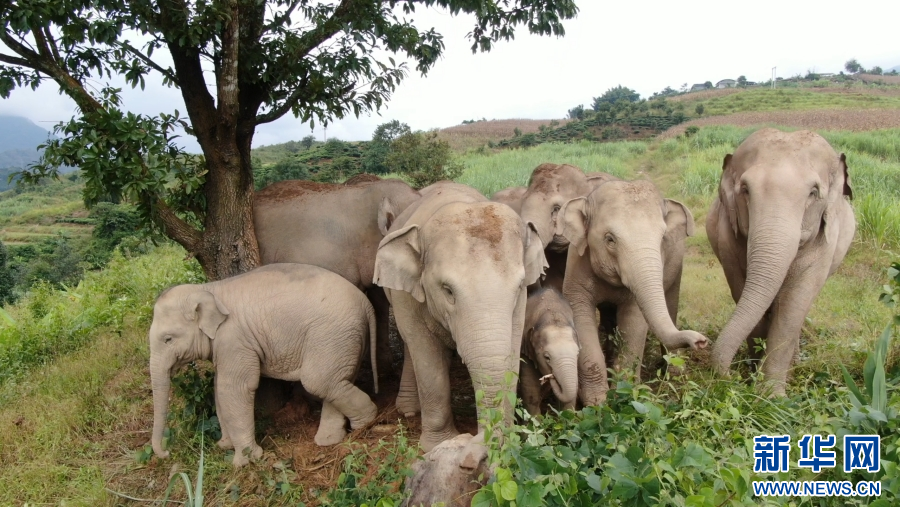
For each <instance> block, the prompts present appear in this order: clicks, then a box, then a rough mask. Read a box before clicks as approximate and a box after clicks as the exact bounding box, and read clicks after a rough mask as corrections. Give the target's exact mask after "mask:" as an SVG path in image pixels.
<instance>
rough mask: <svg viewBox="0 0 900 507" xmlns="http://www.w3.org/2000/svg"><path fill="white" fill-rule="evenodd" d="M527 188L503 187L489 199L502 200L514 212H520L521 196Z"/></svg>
mask: <svg viewBox="0 0 900 507" xmlns="http://www.w3.org/2000/svg"><path fill="white" fill-rule="evenodd" d="M526 190H528V189H527V188H525V187H509V188H504V189H503V190H498V191H497V192H495V193H494V195H492V196H491V200H492V201H494V202H502V203H503V204H505V205H507V206H509V207H510V208H512V209H513V211H515V212H516V213H520V212H521V211H522V196H524V195H525V191H526Z"/></svg>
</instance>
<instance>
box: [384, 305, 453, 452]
mask: <svg viewBox="0 0 900 507" xmlns="http://www.w3.org/2000/svg"><path fill="white" fill-rule="evenodd" d="M393 294H397V292H394V293H393ZM401 294H403V297H404V298H405V299H408V301H403V302H402V303H401V302H399V301H397V300H396V299H395V300H394V317H395V319H396V320H397V327H398V329H399V330H400V335H401V336H402V337H403V340H404V341H405V342H406V343H407V345H408V346H407V347H406V350H405V352H406V353H407V357H405V358H404V362H406V361H410V360H411V362H412V366H413V370H414V373H415V379H416V388H417V391H418V395H419V400H421V402H422V434H421V436H420V437H419V445H420V446H421V447H422V449H424V450H425V451H426V452H427V451H430V450H431V449H432V448H434V446H436V445H437V444H439V443H441V442H443V441H444V440H449V439H451V438H453V437H455V436H456V435H458V434H459V431H457V430H456V425H455V424H454V423H453V413H452V412H451V411H450V374H449V372H450V354H449V352H450V351H449V350H448V349H447V347H445V346H444V344H443V343H441V341H440V340H439V339H438V338H436V337H435V336H433V335H432V333H431V331H429V330H428V328H427V326H426V325H425V322H424V321H423V320H422V317H421V316H420V315H419V313H418V312H416V311H415V307H416V306H417V305H418V303H417V302H416V301H415V300H413V299H412V296H409V295H406V294H405V293H401ZM392 297H393V295H392ZM397 299H399V298H397ZM401 386H402V385H401ZM398 406H399V405H398Z"/></svg>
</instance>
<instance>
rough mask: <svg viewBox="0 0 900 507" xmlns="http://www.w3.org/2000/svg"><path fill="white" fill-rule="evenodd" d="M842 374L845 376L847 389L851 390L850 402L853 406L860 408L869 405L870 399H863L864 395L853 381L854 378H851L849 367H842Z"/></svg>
mask: <svg viewBox="0 0 900 507" xmlns="http://www.w3.org/2000/svg"><path fill="white" fill-rule="evenodd" d="M841 372H843V374H844V383H845V384H847V389H849V390H850V394H851V395H852V396H851V397H850V401H851V402H852V403H853V406H854V407H856V408H859V407H861V406H863V405H867V404H868V399H866V398H864V397H863V394H862V393H861V392H859V388H858V387H856V382H854V381H853V377H851V376H850V372H849V371H847V367H846V366H844V365H843V364H842V365H841Z"/></svg>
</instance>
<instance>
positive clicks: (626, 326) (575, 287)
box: [149, 129, 856, 466]
mask: <svg viewBox="0 0 900 507" xmlns="http://www.w3.org/2000/svg"><path fill="white" fill-rule="evenodd" d="M845 196H847V197H850V198H852V191H851V189H850V184H849V177H848V175H847V165H846V159H845V157H844V155H843V154H841V155H838V154H837V153H836V152H835V151H834V150H833V149H832V147H831V146H830V145H829V144H828V143H827V142H826V141H825V140H824V139H823V138H821V137H820V136H818V135H817V134H814V133H811V132H807V131H799V132H793V133H784V132H781V131H778V130H775V129H763V130H760V131H757V132H755V133H754V134H752V135H751V136H750V137H749V138H747V139H746V140H745V141H744V142H743V143H742V144H741V145H740V146H739V147H738V148H737V150H736V151H735V152H734V154H733V155H727V156H726V157H725V160H724V164H723V172H722V177H721V183H720V186H719V195H718V197H717V198H716V199H715V201H714V202H713V204H712V206H711V209H710V211H709V214H708V217H707V220H706V230H707V235H708V237H709V241H710V243H711V245H712V248H713V251H714V252H715V255H716V257H718V259H719V261H720V262H721V264H722V267H723V269H724V272H725V276H726V279H727V281H728V284H729V287H730V288H731V294H732V296H733V298H734V300H735V301H736V302H737V307H736V309H735V311H734V313H733V315H732V316H731V318H730V319H729V320H728V322H727V324H726V325H725V327H724V328H723V329H722V331H721V332H720V333H719V336H718V339H717V340H716V342H715V344H714V345H713V347H712V356H711V362H712V366H713V367H714V368H715V370H716V371H717V372H718V373H720V374H727V373H728V372H729V370H730V367H731V363H732V360H733V359H734V356H735V354H736V352H737V349H738V348H739V346H740V343H741V342H742V341H743V340H747V341H748V343H749V344H750V345H751V346H750V354H751V356H752V357H753V358H754V359H758V360H762V359H763V353H761V352H760V350H761V347H758V346H756V345H757V343H756V342H757V340H764V343H765V345H766V348H765V352H764V354H765V357H766V360H765V361H762V371H763V373H764V378H765V379H766V384H765V385H766V389H767V390H770V392H771V393H772V394H774V395H784V393H785V385H786V381H787V372H788V369H789V367H790V362H791V360H792V358H793V356H794V355H795V353H796V352H797V349H798V347H799V337H800V327H801V326H802V324H803V321H804V318H805V316H806V314H807V312H808V311H809V309H810V306H811V305H812V302H813V300H814V299H815V297H816V295H817V294H818V293H819V291H820V290H821V288H822V286H823V285H824V283H825V280H826V279H827V278H828V276H829V275H830V274H831V273H833V272H834V271H835V270H836V269H837V267H838V265H839V264H840V262H841V261H842V259H843V257H844V255H845V254H846V252H847V250H848V248H849V245H850V243H851V241H852V238H853V235H854V232H855V227H856V224H855V219H854V215H853V210H852V208H851V207H850V204H849V202H847V199H845ZM254 225H255V229H256V234H257V239H258V243H259V248H260V256H261V260H262V264H264V266H263V267H260V268H257V269H255V270H252V271H250V272H248V273H244V274H242V275H238V276H235V277H232V278H229V279H225V280H220V281H216V282H210V283H207V284H199V285H181V286H176V287H173V288H170V289H168V290H167V291H165V292H164V293H163V294H162V295H161V296H160V297H159V299H158V301H157V303H156V306H155V308H154V315H153V322H152V324H151V326H150V332H149V335H150V336H149V339H150V373H151V382H152V386H153V397H154V425H153V433H152V444H153V449H154V451H155V453H156V454H157V455H158V456H160V457H165V456H166V455H167V454H168V453H167V451H165V450H164V449H163V447H162V434H163V430H164V426H165V420H166V414H167V405H168V396H169V387H170V378H171V375H172V373H173V372H174V370H175V369H176V368H178V367H179V366H181V365H184V364H186V363H188V362H190V361H193V360H196V359H209V360H212V361H213V363H214V364H215V366H216V378H215V398H216V410H217V413H218V415H219V421H220V424H221V426H222V440H221V441H220V442H219V445H220V446H222V447H225V448H234V449H235V453H234V461H233V462H234V465H235V466H240V465H243V464H245V463H247V461H248V460H249V458H251V457H258V456H259V455H260V454H261V452H262V450H261V449H260V447H259V446H258V445H257V444H256V442H255V437H254V421H253V399H254V398H253V397H254V393H255V391H256V388H257V386H258V383H259V377H260V376H266V377H272V378H277V379H284V380H291V381H299V382H300V383H301V384H302V385H303V387H304V388H305V389H306V391H307V392H309V393H310V394H311V395H313V396H315V397H317V398H320V399H321V400H322V401H323V408H322V413H321V419H320V424H319V430H318V433H317V434H316V437H315V441H316V443H317V444H319V445H330V444H334V443H337V442H339V441H340V440H342V439H343V437H344V436H345V434H346V430H345V424H346V420H345V418H349V420H350V425H351V427H352V428H359V427H361V426H364V425H365V424H367V423H369V422H371V421H372V420H373V419H374V417H375V416H376V409H375V405H374V404H373V403H372V401H371V399H370V398H369V396H368V395H367V394H366V393H364V392H363V391H361V390H360V389H359V388H357V387H356V386H354V384H353V382H354V380H355V379H356V376H357V372H358V369H359V365H360V362H361V360H362V358H363V356H364V354H365V351H366V348H367V347H368V349H369V350H370V353H371V356H372V365H373V373H374V375H375V377H376V378H375V389H376V392H377V389H378V373H377V370H378V368H377V367H378V366H381V367H382V370H384V369H386V368H385V367H386V366H388V361H387V359H386V357H385V356H386V354H387V353H389V349H387V348H386V347H385V344H387V341H388V340H387V337H388V321H389V319H388V312H389V310H390V309H392V310H393V314H394V319H395V321H396V325H397V330H398V331H399V334H400V336H401V338H402V341H403V345H404V360H403V369H402V373H401V379H400V386H399V392H398V394H397V398H396V405H397V408H398V409H399V411H400V412H401V413H403V414H413V413H416V412H421V417H422V433H421V437H420V445H421V446H422V448H423V449H424V450H426V451H428V450H430V449H432V448H433V447H435V446H436V445H437V444H439V443H441V442H443V441H445V440H448V439H450V438H452V437H454V436H455V435H457V434H458V431H457V429H456V427H455V425H454V421H453V416H452V413H451V408H450V399H451V388H450V382H449V366H450V361H451V359H452V354H454V352H455V353H456V354H458V355H459V357H460V358H461V359H462V361H463V363H464V364H465V365H466V367H467V369H468V371H469V374H470V376H471V379H472V383H473V386H474V388H475V389H476V390H480V391H483V393H484V396H483V403H479V404H478V405H479V406H478V411H479V420H484V417H483V416H484V415H485V414H484V413H483V410H484V409H485V407H493V408H497V409H499V410H500V412H501V414H502V415H503V417H504V418H505V419H506V420H509V419H510V418H512V416H513V411H512V407H511V406H510V404H509V400H508V398H507V397H505V396H497V395H498V393H500V392H501V391H502V390H505V389H516V384H517V383H518V388H519V392H520V396H521V398H522V400H523V403H524V406H525V407H526V409H527V410H528V411H529V412H531V413H537V412H539V411H540V407H541V405H542V403H543V400H544V396H545V395H546V394H548V393H549V392H550V391H552V393H553V394H554V395H555V397H556V398H557V400H558V402H559V405H560V406H561V407H562V408H575V406H576V404H577V403H579V402H580V403H581V404H582V405H585V406H587V405H597V404H601V403H603V402H604V401H605V399H606V393H607V391H608V389H609V387H608V382H607V368H608V367H612V368H615V369H622V368H627V369H630V370H632V371H636V372H639V369H640V365H641V361H642V357H643V353H644V346H645V343H646V341H647V333H648V331H653V333H654V335H655V336H657V338H658V339H659V341H660V343H661V345H662V346H663V347H664V348H665V349H668V350H674V349H679V348H688V347H690V348H695V349H696V348H703V347H706V346H707V344H708V340H707V338H706V337H705V336H704V335H702V334H700V333H698V332H696V331H692V330H679V329H678V328H677V327H676V313H677V309H678V302H679V301H678V298H679V291H680V282H681V271H682V261H683V257H684V253H685V238H686V237H687V236H690V235H692V234H693V232H694V218H693V215H692V214H691V212H690V210H689V209H688V208H687V207H686V206H685V205H684V204H682V203H680V202H678V201H675V200H671V199H666V198H664V197H663V196H662V194H661V193H660V191H659V190H658V189H657V188H656V187H655V186H654V185H653V184H652V183H651V182H649V181H643V180H638V181H624V180H620V179H618V178H615V177H613V176H610V175H607V174H603V173H588V174H585V173H584V172H583V171H582V170H581V169H579V168H577V167H574V166H571V165H566V164H562V165H557V164H549V163H545V164H541V165H539V166H538V167H537V168H535V169H534V171H533V172H532V175H531V178H530V179H529V181H528V186H527V187H516V188H510V189H506V190H502V191H500V192H497V193H496V194H494V196H493V199H492V200H489V199H487V198H486V197H485V196H483V195H482V194H481V193H479V192H478V191H477V190H475V189H473V188H471V187H468V186H465V185H462V184H458V183H453V182H449V181H443V182H438V183H435V184H433V185H431V186H428V187H425V188H423V189H421V190H415V189H413V188H411V187H409V186H408V185H407V184H406V183H404V182H402V181H400V180H391V179H388V180H381V179H378V178H375V177H371V178H358V179H354V180H350V181H348V182H346V183H344V184H342V185H337V184H318V183H312V182H307V181H282V182H279V183H275V184H273V185H270V186H268V187H266V188H265V189H263V190H261V191H259V192H257V193H256V195H255V197H254ZM613 333H618V334H619V335H620V336H621V344H622V346H621V351H615V350H613V349H612V348H611V347H610V346H609V345H610V342H611V341H612V340H609V336H610V335H611V334H613ZM610 352H611V353H610ZM607 354H609V355H610V356H611V357H610V358H609V359H608V358H607V357H606V355H607ZM509 372H516V373H518V376H516V375H509V374H508V373H509ZM517 378H518V380H516V379H517ZM510 379H512V385H509V384H508V382H509V380H510ZM495 400H498V401H496V404H495ZM499 400H502V401H499ZM479 429H480V430H481V431H483V430H484V428H483V427H481V426H480V427H479Z"/></svg>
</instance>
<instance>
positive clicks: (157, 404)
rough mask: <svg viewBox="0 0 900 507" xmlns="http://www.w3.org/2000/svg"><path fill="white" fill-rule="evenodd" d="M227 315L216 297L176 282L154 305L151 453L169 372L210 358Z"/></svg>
mask: <svg viewBox="0 0 900 507" xmlns="http://www.w3.org/2000/svg"><path fill="white" fill-rule="evenodd" d="M227 318H228V310H227V309H226V308H225V307H223V306H222V304H221V302H219V301H218V299H216V297H215V296H214V295H213V294H212V293H211V292H208V291H206V290H204V289H203V288H202V287H198V286H196V285H179V286H176V287H172V288H170V289H168V290H166V291H165V292H163V293H162V294H161V295H160V296H159V299H157V301H156V305H155V306H154V307H153V323H152V324H150V383H151V385H152V387H153V434H152V437H151V444H152V446H153V452H154V453H156V455H157V456H159V457H160V458H165V457H167V456H168V455H169V452H168V451H165V450H163V448H162V435H163V430H164V429H165V426H166V416H167V415H168V411H169V386H170V384H171V379H172V374H173V373H174V372H175V371H176V370H177V369H178V368H180V367H182V366H184V365H186V364H188V363H190V362H191V361H195V360H198V359H212V340H214V339H215V338H216V333H217V331H218V329H219V326H220V325H222V323H223V322H225V319H227Z"/></svg>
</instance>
